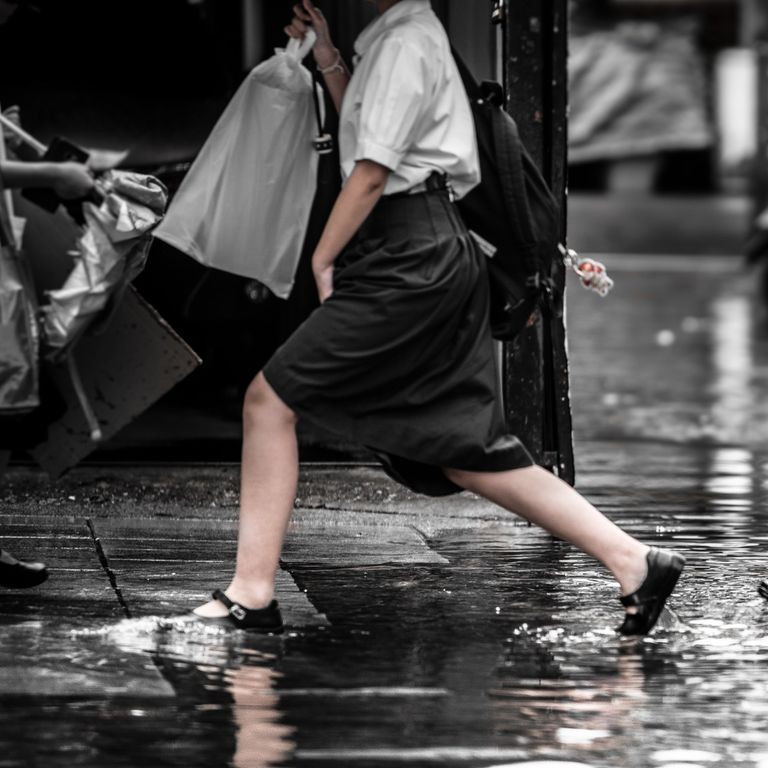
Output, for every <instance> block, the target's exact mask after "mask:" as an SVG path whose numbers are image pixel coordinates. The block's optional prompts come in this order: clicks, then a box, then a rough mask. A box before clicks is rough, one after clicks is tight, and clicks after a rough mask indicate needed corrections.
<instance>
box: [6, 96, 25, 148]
mask: <svg viewBox="0 0 768 768" xmlns="http://www.w3.org/2000/svg"><path fill="white" fill-rule="evenodd" d="M3 117H6V118H8V120H10V121H11V122H12V123H14V124H15V125H18V126H19V128H21V109H20V108H19V107H18V105H17V104H14V105H13V106H12V107H8V109H4V110H3ZM3 138H4V139H5V142H6V144H8V146H9V147H10V148H11V149H17V148H18V147H19V145H20V144H21V139H20V138H19V137H18V136H17V135H16V134H15V133H13V131H10V130H8V128H6V127H3Z"/></svg>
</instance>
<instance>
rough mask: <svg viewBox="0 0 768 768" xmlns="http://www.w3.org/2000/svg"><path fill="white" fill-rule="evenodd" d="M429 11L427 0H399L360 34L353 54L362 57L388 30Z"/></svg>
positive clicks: (430, 7)
mask: <svg viewBox="0 0 768 768" xmlns="http://www.w3.org/2000/svg"><path fill="white" fill-rule="evenodd" d="M431 10H432V6H431V5H430V1H429V0H400V2H399V3H396V4H395V5H393V6H392V7H391V8H390V9H389V10H387V11H385V12H384V13H382V14H381V16H379V17H378V18H377V19H374V20H373V21H372V22H371V23H370V24H369V25H368V26H367V27H366V28H365V29H364V30H363V31H362V32H361V33H360V35H359V37H358V38H357V40H355V53H357V55H358V56H364V55H365V53H366V51H368V50H369V49H370V47H371V46H372V45H373V44H374V42H376V40H377V39H378V38H379V37H381V36H382V35H383V34H384V33H385V32H387V31H388V30H389V29H391V28H392V27H394V26H396V25H397V24H400V23H401V22H403V21H405V20H406V19H410V18H411V17H413V16H418V15H420V14H422V13H425V12H427V11H431Z"/></svg>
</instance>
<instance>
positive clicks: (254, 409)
mask: <svg viewBox="0 0 768 768" xmlns="http://www.w3.org/2000/svg"><path fill="white" fill-rule="evenodd" d="M267 420H268V421H271V422H284V423H285V424H287V425H290V426H293V425H294V424H295V423H296V414H295V413H294V412H293V411H292V410H291V409H290V408H289V407H288V406H287V405H286V404H285V403H284V402H283V401H282V400H281V399H280V398H279V397H278V396H277V394H276V392H275V390H274V389H272V387H270V385H269V382H268V381H267V380H266V379H265V378H264V374H263V373H259V374H258V375H257V376H256V378H255V379H254V380H253V381H252V382H251V383H250V384H249V385H248V389H247V390H246V391H245V399H244V400H243V424H244V425H246V426H247V425H249V424H253V423H256V422H264V421H267Z"/></svg>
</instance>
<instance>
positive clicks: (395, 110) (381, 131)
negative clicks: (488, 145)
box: [339, 0, 480, 197]
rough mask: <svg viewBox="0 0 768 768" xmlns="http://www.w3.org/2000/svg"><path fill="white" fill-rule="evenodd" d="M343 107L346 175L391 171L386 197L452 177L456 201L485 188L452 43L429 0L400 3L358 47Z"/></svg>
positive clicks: (371, 28)
mask: <svg viewBox="0 0 768 768" xmlns="http://www.w3.org/2000/svg"><path fill="white" fill-rule="evenodd" d="M355 51H356V54H357V56H356V62H357V64H356V67H355V72H354V75H353V76H352V79H351V80H350V82H349V85H348V86H347V91H346V93H345V95H344V102H343V104H342V108H341V116H340V124H339V145H340V151H341V170H342V175H343V176H344V178H345V179H346V178H348V177H349V175H350V174H351V173H352V169H353V168H354V166H355V163H356V162H357V161H358V160H373V161H375V162H377V163H380V164H381V165H384V166H386V167H387V168H389V169H390V170H391V171H392V174H391V175H390V177H389V181H388V182H387V186H386V189H385V190H384V194H385V195H391V194H395V193H397V192H404V191H406V190H408V189H411V188H413V187H416V186H418V185H419V184H421V183H422V182H424V181H425V180H426V179H427V178H428V177H429V176H430V174H431V173H432V172H433V171H440V172H443V173H445V174H447V176H448V178H449V180H450V182H451V185H452V186H453V189H454V191H455V193H456V195H457V197H463V196H464V195H465V194H466V193H467V192H469V190H470V189H472V187H474V186H475V185H476V184H478V183H479V181H480V163H479V160H478V154H477V139H476V137H475V127H474V122H473V120H472V112H471V110H470V106H469V102H468V100H467V95H466V92H465V90H464V87H463V85H462V82H461V78H460V76H459V73H458V70H457V68H456V64H455V62H454V60H453V56H452V55H451V50H450V44H449V42H448V37H447V35H446V33H445V30H444V29H443V26H442V24H441V23H440V20H439V19H438V18H437V16H436V15H435V13H434V12H433V11H432V8H431V6H430V3H429V0H400V2H399V3H397V4H396V5H394V6H392V7H391V8H390V9H389V10H388V11H386V12H385V13H383V14H382V15H381V16H379V17H378V18H377V19H376V20H375V21H373V22H372V23H371V24H369V25H368V27H366V29H365V30H364V31H363V32H362V33H361V35H360V36H359V37H358V38H357V41H356V42H355Z"/></svg>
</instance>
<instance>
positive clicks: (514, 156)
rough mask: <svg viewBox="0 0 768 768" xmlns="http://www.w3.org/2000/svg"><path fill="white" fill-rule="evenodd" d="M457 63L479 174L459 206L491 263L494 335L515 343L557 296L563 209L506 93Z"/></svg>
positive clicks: (457, 60) (468, 226) (469, 227)
mask: <svg viewBox="0 0 768 768" xmlns="http://www.w3.org/2000/svg"><path fill="white" fill-rule="evenodd" d="M454 58H455V59H456V64H457V66H458V68H459V73H460V74H461V79H462V81H463V82H464V87H465V89H466V91H467V95H468V96H469V101H470V105H471V107H472V115H473V117H474V121H475V130H476V133H477V143H478V149H479V153H480V171H481V174H482V181H481V182H480V184H479V185H478V186H477V187H475V188H474V189H473V190H472V191H471V192H470V193H469V194H467V195H466V196H465V197H464V198H462V199H461V200H460V201H459V202H458V207H459V211H460V212H461V216H462V218H463V219H464V222H465V223H466V225H467V229H469V230H470V232H471V233H472V234H473V235H474V237H475V240H476V241H477V243H478V245H479V246H480V248H481V250H482V251H483V252H484V253H485V255H486V256H488V257H489V258H488V260H487V263H488V275H489V281H490V288H491V306H490V314H491V330H492V333H493V336H494V338H496V339H499V340H500V341H511V340H512V339H514V338H515V336H517V334H518V333H519V332H520V331H521V330H522V329H523V328H524V327H525V325H526V323H527V322H528V319H529V318H530V316H531V314H532V313H533V312H534V310H535V309H536V308H537V306H539V305H541V306H549V305H550V302H551V300H552V298H553V295H554V282H553V266H554V262H555V259H556V257H557V255H558V253H559V251H558V243H559V241H560V210H559V206H558V204H557V201H556V200H555V198H554V196H553V195H552V192H551V191H550V189H549V187H548V186H547V183H546V182H545V181H544V178H543V177H542V175H541V173H540V171H539V169H538V168H537V167H536V164H535V163H534V162H533V160H531V158H530V156H529V155H528V153H527V152H526V150H525V147H524V146H523V145H522V143H521V141H520V136H519V134H518V131H517V126H516V125H515V121H514V120H513V119H512V118H511V117H510V116H509V115H508V114H507V113H506V112H505V111H504V109H503V106H504V91H503V89H502V87H501V86H500V85H499V84H498V83H494V82H488V81H486V82H483V83H482V84H480V83H478V82H477V81H476V80H475V78H474V77H473V75H472V73H471V72H470V71H469V69H468V68H467V66H466V65H465V64H464V62H463V61H462V60H461V58H460V57H459V56H457V55H456V53H455V52H454Z"/></svg>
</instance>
